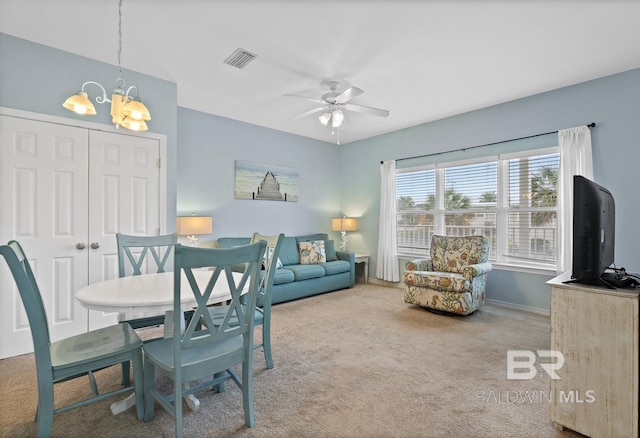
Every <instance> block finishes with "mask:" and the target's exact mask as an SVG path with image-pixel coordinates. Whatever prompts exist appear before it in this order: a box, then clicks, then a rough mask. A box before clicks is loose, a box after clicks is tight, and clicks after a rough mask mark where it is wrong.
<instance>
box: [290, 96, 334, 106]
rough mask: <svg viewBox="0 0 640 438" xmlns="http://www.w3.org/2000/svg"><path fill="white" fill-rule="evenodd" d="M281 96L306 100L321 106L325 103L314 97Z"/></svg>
mask: <svg viewBox="0 0 640 438" xmlns="http://www.w3.org/2000/svg"><path fill="white" fill-rule="evenodd" d="M283 96H285V97H298V98H300V99H305V100H308V101H311V102H315V103H319V104H321V105H324V104H326V103H327V102H325V101H324V100H322V99H318V98H316V97H308V96H300V95H299V94H283Z"/></svg>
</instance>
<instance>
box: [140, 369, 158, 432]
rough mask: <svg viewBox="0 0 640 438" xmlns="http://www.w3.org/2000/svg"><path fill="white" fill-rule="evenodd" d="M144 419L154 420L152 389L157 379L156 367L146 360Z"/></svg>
mask: <svg viewBox="0 0 640 438" xmlns="http://www.w3.org/2000/svg"><path fill="white" fill-rule="evenodd" d="M143 374H144V421H145V422H147V421H151V420H153V414H154V405H155V399H154V398H153V395H151V389H152V388H153V385H154V384H155V380H156V369H155V367H154V366H153V365H152V364H151V363H150V362H149V361H144V372H143Z"/></svg>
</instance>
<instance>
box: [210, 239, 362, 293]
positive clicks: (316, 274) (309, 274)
mask: <svg viewBox="0 0 640 438" xmlns="http://www.w3.org/2000/svg"><path fill="white" fill-rule="evenodd" d="M249 240H250V238H249V237H220V238H218V239H217V240H216V241H215V242H214V246H216V247H218V248H230V247H233V246H238V245H245V244H247V243H249ZM318 240H322V241H324V246H325V252H326V258H327V261H326V263H317V264H301V263H300V252H299V246H298V244H299V243H300V242H313V241H318ZM278 258H279V259H280V262H281V263H282V266H281V267H279V268H278V269H276V273H275V276H274V280H273V295H272V300H273V301H272V303H273V304H277V303H283V302H285V301H291V300H296V299H298V298H304V297H309V296H312V295H317V294H321V293H324V292H330V291H334V290H338V289H345V288H348V287H351V286H353V285H354V284H355V281H356V280H355V278H356V276H355V256H354V254H353V253H350V252H345V251H336V250H335V243H334V241H333V240H330V239H329V236H328V235H327V234H326V233H318V234H309V235H306V236H295V237H287V236H285V238H284V239H283V241H282V246H281V249H280V255H279V257H278Z"/></svg>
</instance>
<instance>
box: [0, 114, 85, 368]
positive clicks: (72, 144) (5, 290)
mask: <svg viewBox="0 0 640 438" xmlns="http://www.w3.org/2000/svg"><path fill="white" fill-rule="evenodd" d="M87 175H88V131H87V130H86V129H81V128H75V127H69V126H61V125H57V124H52V123H44V122H37V121H32V120H25V119H21V118H16V117H9V116H4V115H2V116H0V242H1V243H3V244H4V243H6V242H7V241H8V240H10V239H15V240H18V241H19V242H20V244H21V245H22V247H23V248H24V251H25V253H26V255H27V257H28V258H29V261H30V263H31V266H32V268H33V270H34V273H35V276H36V278H37V281H38V285H39V287H40V293H41V295H42V299H43V302H44V306H45V309H46V312H47V317H48V323H49V331H50V335H51V339H52V340H53V341H55V340H58V339H61V338H66V337H68V336H72V335H75V334H78V333H82V332H85V331H86V329H87V310H86V309H85V308H83V307H82V306H80V304H79V303H78V301H76V299H75V291H76V290H78V289H79V288H80V287H82V286H84V285H86V284H87V280H88V276H87V269H88V251H87V249H86V248H85V249H78V248H77V245H78V244H81V245H82V244H85V245H87V248H88V242H87V236H88V223H87V209H88V208H87V200H88V187H87V178H88V177H87ZM0 309H1V310H0V312H1V313H0V358H4V357H10V356H15V355H18V354H24V353H27V352H30V351H33V345H32V341H31V333H30V329H29V322H28V320H27V315H26V313H25V311H24V308H23V306H22V301H21V299H20V294H19V292H18V290H17V288H16V287H15V283H14V281H13V277H12V276H11V273H10V272H9V269H8V268H7V266H6V263H4V261H3V262H2V263H0Z"/></svg>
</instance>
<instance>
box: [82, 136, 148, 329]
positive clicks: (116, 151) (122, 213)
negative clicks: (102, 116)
mask: <svg viewBox="0 0 640 438" xmlns="http://www.w3.org/2000/svg"><path fill="white" fill-rule="evenodd" d="M159 160H160V142H159V141H158V140H156V139H150V138H142V137H134V136H130V135H122V134H115V133H109V132H101V131H91V133H90V154H89V176H90V179H89V242H90V245H89V247H90V249H89V283H95V282H97V281H103V280H108V279H111V278H115V277H117V276H118V249H117V245H116V233H117V232H120V233H124V234H134V235H153V236H155V235H157V234H159V230H160V211H159V208H160V207H159V200H160V168H159ZM96 247H97V248H96ZM116 322H117V314H115V313H104V312H98V311H94V310H91V311H89V330H94V329H97V328H100V327H105V326H108V325H112V324H115V323H116Z"/></svg>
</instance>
